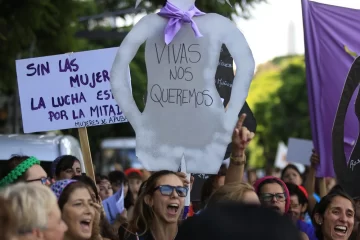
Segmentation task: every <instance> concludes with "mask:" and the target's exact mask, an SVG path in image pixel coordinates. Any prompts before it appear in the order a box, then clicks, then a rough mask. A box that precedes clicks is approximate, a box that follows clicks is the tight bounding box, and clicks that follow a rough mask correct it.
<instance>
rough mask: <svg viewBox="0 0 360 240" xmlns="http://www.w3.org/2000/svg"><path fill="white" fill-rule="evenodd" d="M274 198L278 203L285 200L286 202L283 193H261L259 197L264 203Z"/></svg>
mask: <svg viewBox="0 0 360 240" xmlns="http://www.w3.org/2000/svg"><path fill="white" fill-rule="evenodd" d="M274 197H275V198H276V200H277V201H279V202H285V200H286V196H285V193H275V194H272V193H263V194H261V195H260V199H261V200H262V201H264V202H271V200H273V199H274Z"/></svg>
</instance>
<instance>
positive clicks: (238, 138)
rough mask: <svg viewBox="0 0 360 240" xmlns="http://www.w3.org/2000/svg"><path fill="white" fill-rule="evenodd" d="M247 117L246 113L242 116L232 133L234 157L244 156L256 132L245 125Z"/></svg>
mask: <svg viewBox="0 0 360 240" xmlns="http://www.w3.org/2000/svg"><path fill="white" fill-rule="evenodd" d="M245 118H246V114H242V115H241V116H240V118H239V120H238V122H237V123H236V126H235V129H234V132H233V135H232V153H233V156H234V157H237V156H242V155H243V154H244V152H245V149H246V148H247V146H248V145H249V143H250V142H251V140H252V139H253V138H254V137H255V133H253V132H250V131H249V130H248V129H247V128H246V127H243V124H244V121H245Z"/></svg>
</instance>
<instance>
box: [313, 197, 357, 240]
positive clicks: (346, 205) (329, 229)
mask: <svg viewBox="0 0 360 240" xmlns="http://www.w3.org/2000/svg"><path fill="white" fill-rule="evenodd" d="M354 217H355V211H354V208H353V206H352V204H351V202H350V201H349V200H348V199H346V198H343V197H341V196H336V197H334V198H333V200H332V202H331V203H330V205H329V206H328V207H327V209H326V211H325V213H324V217H323V219H320V220H317V222H321V223H322V224H321V226H322V232H323V234H324V239H332V240H347V239H348V238H349V237H350V234H351V232H352V230H353V227H354Z"/></svg>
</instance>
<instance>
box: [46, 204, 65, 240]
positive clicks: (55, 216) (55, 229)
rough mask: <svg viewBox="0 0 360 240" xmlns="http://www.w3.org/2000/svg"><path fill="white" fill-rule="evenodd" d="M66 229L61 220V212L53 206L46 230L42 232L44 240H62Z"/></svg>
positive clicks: (55, 205)
mask: <svg viewBox="0 0 360 240" xmlns="http://www.w3.org/2000/svg"><path fill="white" fill-rule="evenodd" d="M67 229H68V227H67V226H66V224H65V222H64V221H63V220H62V218H61V212H60V209H59V207H58V205H57V204H54V207H53V208H52V211H51V213H50V214H49V218H48V225H47V229H46V230H45V231H44V239H45V240H63V238H64V233H65V232H66V231H67Z"/></svg>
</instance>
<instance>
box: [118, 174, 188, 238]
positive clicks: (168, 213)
mask: <svg viewBox="0 0 360 240" xmlns="http://www.w3.org/2000/svg"><path fill="white" fill-rule="evenodd" d="M187 194H188V187H187V186H184V182H183V181H182V180H181V179H180V177H179V176H177V174H176V173H175V172H171V171H159V172H156V173H154V174H153V175H151V176H150V178H149V179H148V180H147V181H146V182H144V183H143V186H142V188H141V190H140V193H139V197H138V199H137V201H136V203H135V207H134V215H133V218H132V219H130V221H129V223H128V224H124V225H122V226H121V227H120V229H119V238H120V239H121V240H123V239H126V240H155V239H163V240H167V239H174V238H175V237H176V235H177V231H178V222H179V220H180V219H181V217H182V212H183V209H184V203H185V197H186V196H187Z"/></svg>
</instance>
